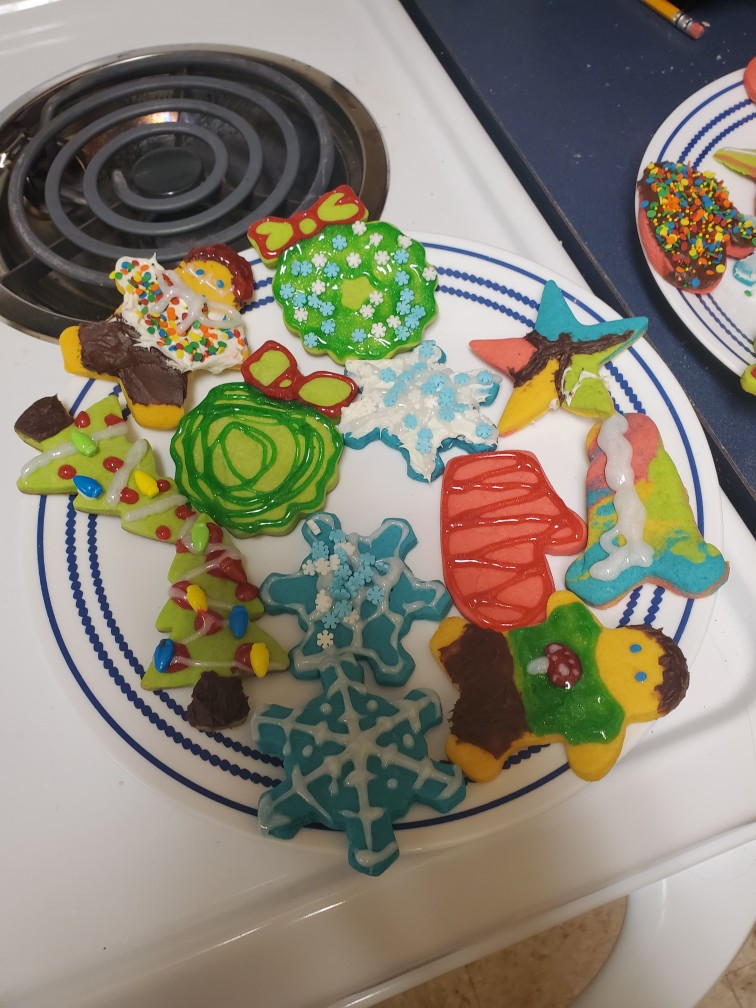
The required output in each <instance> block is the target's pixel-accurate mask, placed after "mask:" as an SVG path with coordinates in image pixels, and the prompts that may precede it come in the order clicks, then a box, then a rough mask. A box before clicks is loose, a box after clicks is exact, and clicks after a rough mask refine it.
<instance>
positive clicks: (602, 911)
mask: <svg viewBox="0 0 756 1008" xmlns="http://www.w3.org/2000/svg"><path fill="white" fill-rule="evenodd" d="M624 915H625V900H624V899H618V900H614V901H613V902H611V903H607V904H606V905H605V906H601V907H597V908H596V909H595V910H591V911H589V912H588V913H585V914H581V915H580V916H579V917H575V918H573V919H572V920H570V921H566V922H565V923H564V924H559V925H557V926H556V927H553V928H550V929H549V930H548V931H543V932H541V933H540V934H537V935H533V937H532V938H528V939H526V940H525V941H522V942H519V943H518V944H516V945H512V946H511V947H510V948H506V949H503V950H502V951H500V952H494V953H492V954H491V955H487V956H485V957H484V958H482V959H478V960H477V961H476V962H472V963H470V964H469V965H468V966H462V967H460V968H459V969H455V970H452V971H451V972H449V973H445V974H444V975H443V976H440V977H436V978H435V979H434V980H430V981H428V982H427V983H425V984H422V985H421V986H420V987H415V988H413V989H412V990H409V991H405V992H404V993H403V994H398V995H397V996H396V997H393V998H390V999H389V1000H388V1001H384V1002H383V1003H382V1008H501V1006H502V1005H506V1006H507V1008H569V1006H570V1005H571V1004H572V1002H573V1000H574V999H575V997H577V995H578V994H579V993H580V992H581V991H582V990H583V989H584V988H585V986H586V985H587V984H588V983H589V982H590V981H591V980H592V979H593V977H594V976H595V975H596V973H597V972H598V970H599V968H600V967H601V966H602V964H603V963H604V961H605V959H606V958H607V956H608V955H609V953H610V952H611V950H612V948H613V946H614V943H615V941H616V940H617V936H618V934H619V932H620V929H621V927H622V921H623V919H624ZM696 1008H756V928H754V930H752V931H751V933H750V934H749V936H748V938H747V939H746V941H745V942H744V943H743V946H742V947H741V948H740V950H739V951H738V953H737V955H736V956H735V957H734V959H733V960H732V962H731V964H730V966H729V967H728V969H727V970H726V972H725V973H724V974H723V975H722V977H720V979H719V980H718V982H717V983H716V984H715V985H714V987H712V989H711V990H710V991H709V992H708V993H707V994H706V996H705V997H704V998H702V1000H701V1001H700V1002H699V1003H698V1005H697V1006H696Z"/></svg>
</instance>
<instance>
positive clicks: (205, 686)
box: [186, 670, 249, 731]
mask: <svg viewBox="0 0 756 1008" xmlns="http://www.w3.org/2000/svg"><path fill="white" fill-rule="evenodd" d="M186 715H187V718H188V720H189V724H190V725H192V727H193V728H199V729H200V731H216V730H217V729H218V728H232V727H233V726H234V725H239V724H243V723H244V722H245V721H246V720H247V718H248V716H249V700H247V695H246V693H245V692H244V687H243V686H242V682H241V679H240V678H239V677H238V676H222V675H218V673H217V672H213V671H210V670H209V671H207V672H203V673H202V675H201V676H200V677H199V679H198V680H197V682H196V683H195V686H194V689H193V690H192V699H191V702H190V704H189V706H188V707H187V709H186Z"/></svg>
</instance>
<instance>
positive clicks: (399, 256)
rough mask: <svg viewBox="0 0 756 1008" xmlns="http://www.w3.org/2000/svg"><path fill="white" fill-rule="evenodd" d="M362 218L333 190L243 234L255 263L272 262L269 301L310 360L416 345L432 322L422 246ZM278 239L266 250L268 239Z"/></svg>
mask: <svg viewBox="0 0 756 1008" xmlns="http://www.w3.org/2000/svg"><path fill="white" fill-rule="evenodd" d="M359 207H362V213H361V214H360V213H359V210H358V208H359ZM366 215H367V211H366V210H365V208H364V206H363V205H362V204H361V203H360V201H359V199H358V197H357V196H355V194H354V193H353V192H352V191H351V189H349V187H348V186H341V187H339V189H336V190H334V191H333V192H332V193H326V195H325V196H322V197H321V198H320V200H318V202H317V203H316V204H315V205H314V206H313V207H311V208H310V210H309V211H305V212H303V213H299V214H297V215H296V216H295V218H292V219H291V220H285V219H281V218H265V219H264V220H262V221H258V222H256V223H255V224H253V225H251V226H250V228H249V230H248V236H249V240H250V241H251V242H252V244H254V245H255V246H256V248H257V249H258V250H259V251H260V254H261V256H262V258H263V260H264V261H266V262H268V263H269V264H270V263H272V262H273V261H275V259H277V269H276V274H275V277H274V279H273V294H274V296H275V298H276V300H277V301H278V302H279V304H280V305H281V307H282V308H283V312H284V321H285V322H286V325H287V327H288V328H289V329H290V330H291V331H292V332H293V333H295V334H297V335H298V336H299V337H300V338H301V340H302V343H303V345H304V347H305V349H306V350H308V351H309V352H310V353H312V354H329V355H330V356H331V357H332V358H333V359H334V360H335V361H337V362H338V363H340V364H343V363H344V362H345V361H346V360H347V358H350V357H357V358H360V359H363V360H365V359H370V360H376V359H383V358H385V357H391V356H393V355H394V354H395V353H398V352H399V351H402V350H409V349H411V348H412V347H414V346H417V344H418V343H419V342H420V340H421V339H422V336H423V330H424V329H425V327H426V326H427V325H428V323H429V322H431V321H432V319H433V318H434V317H435V315H436V297H435V291H436V283H437V279H438V277H437V272H436V269H435V267H433V266H431V265H430V264H429V263H428V261H427V259H426V256H425V249H424V247H423V246H422V245H421V243H420V242H418V241H415V240H414V239H412V238H410V237H408V236H407V235H405V234H403V233H402V232H401V231H399V230H398V229H397V228H395V227H394V226H393V225H391V224H387V223H386V222H384V221H372V222H367V221H366V220H365V219H364V217H365V216H366ZM345 219H346V220H351V223H341V221H343V220H345ZM279 233H280V234H281V237H280V238H278V241H277V247H276V249H275V251H273V250H272V249H271V248H270V244H271V235H273V236H278V235H279Z"/></svg>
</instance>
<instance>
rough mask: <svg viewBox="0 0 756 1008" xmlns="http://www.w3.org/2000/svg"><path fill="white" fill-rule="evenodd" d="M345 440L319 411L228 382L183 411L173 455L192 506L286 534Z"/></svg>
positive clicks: (328, 484) (249, 532)
mask: <svg viewBox="0 0 756 1008" xmlns="http://www.w3.org/2000/svg"><path fill="white" fill-rule="evenodd" d="M342 447H343V441H342V437H341V434H340V433H339V432H338V430H337V429H336V427H335V426H334V425H333V423H331V421H330V420H328V418H327V417H325V416H323V415H322V414H321V413H318V412H317V411H316V410H314V409H311V408H309V407H307V406H304V405H302V404H300V403H296V402H280V401H277V400H273V399H269V398H268V397H267V396H265V395H264V394H263V393H262V392H259V391H258V390H257V389H255V388H253V387H252V386H250V385H247V384H246V383H244V382H231V383H228V384H225V385H218V386H216V387H215V388H214V389H211V391H210V392H209V393H208V395H207V396H206V397H205V399H204V400H203V401H202V402H201V403H200V404H199V405H198V406H196V407H195V408H194V409H193V410H191V411H190V412H189V413H187V414H186V415H185V416H184V417H183V418H182V420H181V422H180V423H179V425H178V428H177V429H176V433H175V434H174V436H173V439H172V441H171V455H172V457H173V460H174V462H175V464H176V482H177V484H178V486H179V487H180V488H181V490H182V492H183V493H184V494H185V495H186V496H187V498H188V499H189V501H190V503H191V504H192V506H193V507H194V508H195V509H196V510H198V511H202V512H205V513H206V514H208V515H210V517H211V518H213V519H214V520H215V521H216V522H218V524H219V525H222V526H223V527H224V528H227V529H228V530H229V531H231V532H233V534H234V535H237V536H240V537H247V536H253V535H260V534H262V533H267V534H270V535H283V534H284V533H286V532H288V531H290V529H291V528H292V527H293V525H294V524H295V523H296V522H297V521H298V520H299V518H300V517H302V516H303V515H308V514H312V513H313V512H315V511H319V510H320V509H321V508H322V507H323V504H324V503H325V499H326V495H327V494H328V492H329V491H330V490H331V489H332V488H333V487H334V486H335V485H336V482H337V480H338V463H339V458H340V455H341V450H342Z"/></svg>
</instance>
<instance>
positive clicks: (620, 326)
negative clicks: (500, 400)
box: [470, 280, 648, 435]
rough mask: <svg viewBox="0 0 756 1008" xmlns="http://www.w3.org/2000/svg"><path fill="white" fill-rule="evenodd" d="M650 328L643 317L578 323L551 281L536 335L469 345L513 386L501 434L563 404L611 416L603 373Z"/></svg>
mask: <svg viewBox="0 0 756 1008" xmlns="http://www.w3.org/2000/svg"><path fill="white" fill-rule="evenodd" d="M647 326H648V319H645V318H631V319H618V320H617V321H612V322H593V323H589V324H585V323H582V322H578V320H577V319H576V318H575V316H574V315H573V313H572V311H571V310H570V307H569V305H568V304H567V301H566V299H565V296H564V294H563V293H562V291H561V290H560V288H559V286H558V285H557V284H555V283H554V281H553V280H548V281H547V282H546V284H545V286H544V288H543V296H542V298H541V305H540V307H539V309H538V317H537V318H536V323H535V329H534V330H533V331H531V332H529V333H528V334H527V335H526V336H520V337H510V338H507V339H491V340H472V341H471V342H470V349H471V350H472V351H473V353H475V354H477V356H478V357H480V358H482V359H483V360H484V361H486V363H487V364H490V365H491V366H492V367H494V368H496V369H497V370H498V371H501V372H503V373H504V374H506V375H509V377H510V378H512V380H513V382H514V389H513V390H512V394H511V396H510V397H509V399H508V401H507V404H506V406H505V407H504V412H503V413H502V416H501V419H500V421H499V433H501V434H503V435H506V434H511V433H513V432H514V431H517V430H521V429H522V428H523V427H526V426H527V425H528V424H529V423H532V422H533V421H534V420H537V419H538V418H539V417H541V416H543V415H544V413H547V412H548V411H549V410H550V409H556V408H557V407H559V406H561V407H563V408H564V409H566V410H569V411H570V412H571V413H577V414H579V415H581V416H599V417H601V416H610V415H611V414H612V413H613V412H614V404H613V402H612V397H611V395H610V393H609V390H608V388H607V386H606V384H605V383H604V380H603V378H602V377H601V375H600V373H599V369H600V368H601V367H602V365H604V364H605V363H606V362H607V361H608V360H610V359H611V358H612V357H615V356H616V355H617V354H618V353H620V351H622V350H625V349H626V348H627V347H629V346H630V345H631V344H632V343H634V342H635V340H637V339H638V338H639V337H641V336H642V335H643V334H644V333H645V331H646V327H647Z"/></svg>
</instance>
